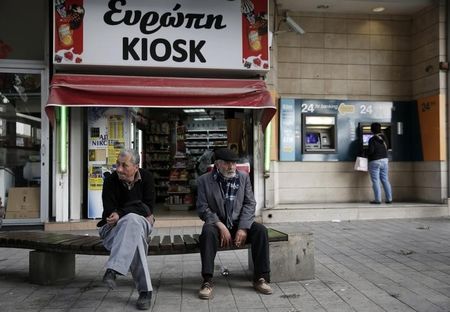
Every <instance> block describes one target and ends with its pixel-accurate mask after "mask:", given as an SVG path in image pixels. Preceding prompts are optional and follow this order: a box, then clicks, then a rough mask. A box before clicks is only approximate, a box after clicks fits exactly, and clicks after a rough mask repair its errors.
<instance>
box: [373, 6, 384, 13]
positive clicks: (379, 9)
mask: <svg viewBox="0 0 450 312" xmlns="http://www.w3.org/2000/svg"><path fill="white" fill-rule="evenodd" d="M384 10H385V8H384V7H376V8H373V9H372V12H375V13H380V12H383V11H384Z"/></svg>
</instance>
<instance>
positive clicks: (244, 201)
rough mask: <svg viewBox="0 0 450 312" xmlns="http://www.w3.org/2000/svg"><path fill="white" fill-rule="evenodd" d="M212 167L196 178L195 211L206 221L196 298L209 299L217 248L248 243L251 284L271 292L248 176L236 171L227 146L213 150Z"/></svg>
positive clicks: (262, 232)
mask: <svg viewBox="0 0 450 312" xmlns="http://www.w3.org/2000/svg"><path fill="white" fill-rule="evenodd" d="M215 159H216V161H215V166H214V168H213V170H212V171H211V172H209V173H207V174H204V175H202V176H201V177H200V178H199V179H198V183H197V186H198V196H197V212H198V215H199V217H200V218H201V219H202V220H203V221H204V222H205V223H204V225H203V228H202V233H201V235H200V256H201V260H202V277H203V283H202V285H201V288H200V290H199V294H198V295H199V298H201V299H210V298H211V297H212V292H213V282H212V277H213V273H214V259H215V257H216V253H217V250H218V248H219V246H220V247H230V246H232V245H235V246H236V247H238V248H239V247H243V246H244V245H245V243H246V242H249V243H250V244H251V250H252V258H253V263H254V276H253V286H254V288H255V289H256V290H257V291H258V292H260V293H262V294H266V295H269V294H272V288H271V287H270V285H269V284H268V282H269V281H270V263H269V241H268V235H267V229H266V227H265V226H264V225H262V224H259V223H256V222H255V221H254V220H255V206H256V201H255V197H254V195H253V191H252V185H251V182H250V177H249V176H248V174H246V173H244V172H239V171H236V161H237V160H238V156H237V155H236V154H235V153H234V152H233V151H231V150H230V149H227V148H223V149H219V150H217V151H215Z"/></svg>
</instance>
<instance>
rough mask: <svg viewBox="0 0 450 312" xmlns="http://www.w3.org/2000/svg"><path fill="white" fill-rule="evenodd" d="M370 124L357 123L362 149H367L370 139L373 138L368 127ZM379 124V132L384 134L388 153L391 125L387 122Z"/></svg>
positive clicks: (390, 144) (389, 149) (390, 140)
mask: <svg viewBox="0 0 450 312" xmlns="http://www.w3.org/2000/svg"><path fill="white" fill-rule="evenodd" d="M371 124H372V123H359V125H358V128H359V141H360V142H361V145H362V149H363V150H364V149H367V147H368V146H369V140H370V138H371V137H372V136H373V134H372V131H370V125H371ZM380 124H381V132H382V133H383V134H384V136H385V137H386V145H387V149H388V151H391V150H392V143H391V142H392V137H391V133H392V132H391V129H392V126H391V123H388V122H385V123H383V122H380Z"/></svg>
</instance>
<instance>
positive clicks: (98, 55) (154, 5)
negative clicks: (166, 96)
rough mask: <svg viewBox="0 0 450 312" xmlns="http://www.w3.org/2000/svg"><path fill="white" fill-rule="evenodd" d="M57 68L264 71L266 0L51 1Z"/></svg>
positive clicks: (266, 24)
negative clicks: (115, 67)
mask: <svg viewBox="0 0 450 312" xmlns="http://www.w3.org/2000/svg"><path fill="white" fill-rule="evenodd" d="M53 13H54V14H53V15H54V31H53V33H54V47H53V63H54V65H55V66H56V67H58V66H62V65H65V66H71V67H76V66H108V67H110V66H118V67H122V68H123V67H149V68H153V67H155V68H181V69H183V68H187V69H223V70H240V71H256V72H265V71H268V70H269V68H270V66H269V44H268V41H269V34H268V25H269V23H268V0H227V1H225V0H208V1H198V0H152V1H151V5H149V1H148V0H109V1H108V0H54V12H53Z"/></svg>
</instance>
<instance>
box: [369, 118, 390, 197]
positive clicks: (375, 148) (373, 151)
mask: <svg viewBox="0 0 450 312" xmlns="http://www.w3.org/2000/svg"><path fill="white" fill-rule="evenodd" d="M370 131H372V133H373V136H372V137H371V138H370V140H369V147H368V150H367V158H368V161H369V174H370V179H371V180H372V188H373V193H374V195H375V200H373V201H371V202H370V203H371V204H381V187H380V182H381V184H382V185H383V189H384V195H385V197H386V204H390V203H392V188H391V183H390V182H389V160H388V153H387V144H386V137H385V136H384V134H383V133H382V132H381V125H380V124H379V123H378V122H374V123H372V124H371V125H370Z"/></svg>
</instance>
